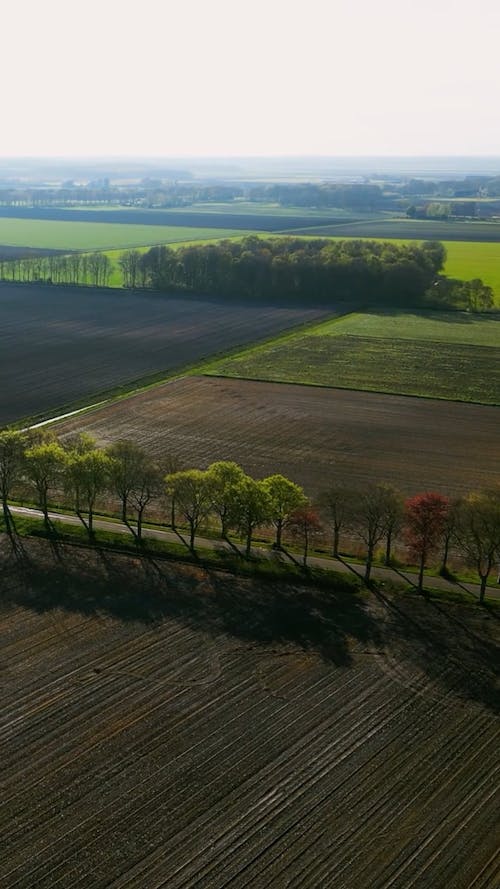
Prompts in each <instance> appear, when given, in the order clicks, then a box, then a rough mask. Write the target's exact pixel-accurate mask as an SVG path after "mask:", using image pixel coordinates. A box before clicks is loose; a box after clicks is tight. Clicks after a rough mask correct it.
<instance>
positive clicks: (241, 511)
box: [237, 475, 272, 559]
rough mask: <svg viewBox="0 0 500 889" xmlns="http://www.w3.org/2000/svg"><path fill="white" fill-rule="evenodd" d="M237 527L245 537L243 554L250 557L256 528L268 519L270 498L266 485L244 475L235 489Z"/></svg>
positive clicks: (270, 507)
mask: <svg viewBox="0 0 500 889" xmlns="http://www.w3.org/2000/svg"><path fill="white" fill-rule="evenodd" d="M237 504H238V506H237V512H238V527H239V529H240V531H241V533H242V534H243V535H244V537H245V556H246V558H247V559H249V558H250V555H251V551H252V539H253V534H254V531H255V529H256V528H258V527H259V525H264V524H266V523H267V522H269V520H270V515H271V511H272V504H271V499H270V496H269V491H268V488H267V485H264V483H263V482H262V481H256V480H255V479H253V478H251V477H250V476H248V475H246V476H245V477H244V478H243V479H242V481H241V482H240V484H239V485H238V489H237Z"/></svg>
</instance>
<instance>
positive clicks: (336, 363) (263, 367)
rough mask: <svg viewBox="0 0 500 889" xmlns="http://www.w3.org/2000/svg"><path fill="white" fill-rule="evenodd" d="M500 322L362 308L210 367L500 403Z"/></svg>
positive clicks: (253, 376) (212, 370) (256, 376)
mask: <svg viewBox="0 0 500 889" xmlns="http://www.w3.org/2000/svg"><path fill="white" fill-rule="evenodd" d="M499 344H500V321H495V320H493V319H491V318H483V317H480V316H476V317H472V316H469V315H466V314H465V313H463V314H462V313H461V314H460V315H456V314H454V313H444V312H443V313H435V314H434V313H430V312H428V313H415V314H404V313H393V314H392V313H387V314H385V313H384V314H378V315H370V314H361V313H355V314H353V315H349V316H346V317H345V318H341V319H338V320H333V321H328V322H325V323H323V324H320V325H316V326H315V327H314V328H311V329H309V330H308V331H307V332H305V333H298V334H291V335H290V336H287V337H286V338H280V339H279V340H276V341H275V342H273V343H269V344H267V345H264V346H260V347H255V348H253V349H248V350H245V351H244V352H242V353H241V354H240V355H238V356H235V357H233V358H229V359H223V360H221V361H217V362H216V363H214V364H212V365H210V366H209V368H208V370H207V371H206V372H207V373H211V374H217V375H224V376H231V377H245V378H250V379H262V380H270V381H276V382H293V383H304V384H309V385H316V386H337V387H341V388H347V389H361V390H368V391H379V392H390V393H399V394H402V395H418V396H427V397H431V398H444V399H453V400H461V401H475V402H480V403H484V404H500V348H499Z"/></svg>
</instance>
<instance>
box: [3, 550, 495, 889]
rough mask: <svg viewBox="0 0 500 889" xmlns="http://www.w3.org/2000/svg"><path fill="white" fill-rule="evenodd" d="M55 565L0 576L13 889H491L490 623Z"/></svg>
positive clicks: (84, 563)
mask: <svg viewBox="0 0 500 889" xmlns="http://www.w3.org/2000/svg"><path fill="white" fill-rule="evenodd" d="M50 552H51V551H50V549H49V547H48V546H47V547H46V548H44V547H43V546H42V545H39V546H38V547H35V545H34V544H33V543H31V544H30V556H31V558H32V560H33V561H34V562H36V564H37V565H38V566H39V567H40V566H43V568H44V571H40V570H39V571H38V572H37V574H36V575H35V574H30V572H29V570H23V569H21V568H19V567H18V568H16V566H15V565H12V564H10V565H9V564H8V563H5V562H2V563H1V564H0V567H1V570H2V578H3V583H4V586H3V597H2V612H1V615H0V626H1V631H2V637H3V639H4V643H3V647H2V657H3V660H4V663H5V664H6V669H5V671H4V674H3V681H2V686H1V690H0V703H1V707H0V737H1V743H2V806H1V808H0V830H1V833H2V856H1V860H0V882H1V885H2V887H4V889H14V887H17V889H32V887H34V886H36V887H37V889H53V887H55V886H58V887H61V889H70V887H71V889H78V887H81V889H88V887H93V889H100V887H102V889H104V887H105V886H113V887H116V889H119V887H123V889H124V887H125V886H128V887H137V889H139V887H141V889H143V887H146V886H147V887H153V886H155V887H160V886H168V887H169V889H222V887H229V886H237V887H238V889H245V887H248V889H249V887H271V886H272V887H273V889H285V887H289V886H294V887H297V889H298V887H303V889H318V887H320V886H331V887H333V886H335V889H353V887H354V886H355V887H357V889H386V887H389V886H390V887H393V889H407V887H409V886H429V887H431V886H432V887H436V889H437V887H443V889H444V887H453V889H470V887H472V886H474V887H478V889H479V887H481V889H496V887H497V886H498V879H499V876H500V872H499V869H498V867H499V862H498V856H497V855H496V852H497V850H498V842H499V839H500V836H499V828H498V819H497V818H496V814H497V806H496V802H497V799H496V795H495V788H496V780H497V776H498V769H499V766H498V720H497V718H496V712H497V709H498V708H497V705H498V699H495V671H496V661H495V645H496V644H497V643H498V622H497V621H493V620H490V621H488V622H486V621H485V620H484V619H482V616H481V615H480V614H479V613H473V612H472V611H471V610H467V611H465V612H464V609H463V607H462V608H455V609H454V608H453V607H452V606H448V607H447V608H446V609H443V608H442V607H440V606H439V605H434V604H426V603H422V602H419V601H417V600H410V601H408V600H403V601H401V600H400V601H398V602H397V603H396V602H391V601H390V600H389V599H382V598H380V599H376V598H375V597H373V596H372V597H370V599H367V598H364V597H363V596H361V595H359V594H356V593H355V592H354V591H353V590H352V589H347V590H346V589H342V587H339V588H333V589H331V590H329V591H328V593H327V594H321V593H319V592H315V591H314V590H312V589H310V588H309V589H305V588H304V589H303V588H300V587H297V588H293V589H290V588H282V587H280V586H279V585H277V584H274V585H272V586H265V587H263V586H261V587H258V586H257V584H255V583H252V582H250V581H245V580H242V579H236V578H234V577H230V576H224V575H223V574H217V573H216V572H211V573H208V572H205V571H202V570H200V569H198V568H196V567H195V566H189V567H185V568H182V567H180V566H175V565H171V564H168V563H158V562H157V563H155V564H152V563H149V562H146V561H143V560H140V559H124V558H123V557H118V556H111V555H108V556H106V557H105V561H104V562H103V560H102V558H101V557H100V556H98V555H97V554H92V553H90V552H88V551H84V552H78V550H76V549H73V548H72V549H70V550H65V549H64V548H61V549H60V551H59V559H56V558H55V557H54V555H53V554H52V556H51V555H50ZM360 850H362V854H361V853H360Z"/></svg>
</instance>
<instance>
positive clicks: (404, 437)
mask: <svg viewBox="0 0 500 889" xmlns="http://www.w3.org/2000/svg"><path fill="white" fill-rule="evenodd" d="M499 420H500V410H499V409H498V408H495V407H484V406H479V405H474V404H459V403H454V402H443V401H433V400H430V399H418V398H405V397H404V396H393V395H378V394H376V393H368V392H353V391H348V390H342V389H320V388H314V387H308V386H294V385H288V384H277V383H261V382H258V383H253V382H250V381H245V380H235V379H217V378H210V377H189V378H185V379H183V380H179V381H177V382H173V383H169V384H167V385H165V386H161V387H158V388H156V389H151V390H150V391H149V392H146V393H144V394H142V395H138V396H135V397H134V398H131V399H128V400H126V401H121V402H118V403H116V404H114V405H110V406H109V407H104V408H102V409H98V410H96V411H93V412H92V413H89V414H86V415H83V416H77V417H74V418H69V419H67V420H65V421H63V422H62V423H61V424H58V426H57V429H58V430H59V432H60V433H61V434H64V433H67V432H73V431H76V430H85V431H86V432H89V433H90V434H92V435H94V436H95V437H96V438H97V440H98V441H99V442H100V443H101V444H107V443H109V442H111V441H115V440H116V439H119V438H130V439H133V440H134V441H137V442H138V443H139V444H141V445H143V446H144V447H146V448H147V449H148V450H149V451H150V452H151V454H153V455H154V456H156V457H158V458H160V459H161V457H162V456H163V455H165V454H175V455H177V456H179V457H181V458H182V459H183V460H184V461H185V462H186V464H187V465H191V466H200V467H205V466H207V465H208V464H209V463H210V462H212V461H214V460H236V461H237V462H239V463H241V464H242V465H243V467H244V468H245V470H246V471H247V472H250V473H251V474H253V475H255V476H256V477H260V476H265V475H268V474H270V473H274V472H282V473H284V474H285V475H287V476H289V477H290V478H292V479H294V480H295V481H297V482H299V483H301V484H303V485H304V486H305V488H306V490H307V491H308V492H309V493H310V494H314V493H316V492H317V491H318V490H320V489H321V488H323V487H325V486H326V485H327V484H328V483H329V482H331V481H332V480H333V479H336V480H343V481H346V482H348V483H351V484H353V485H356V486H362V485H365V484H367V483H368V482H371V481H373V480H376V481H384V482H390V483H392V484H394V485H396V486H397V487H398V488H400V489H401V490H402V491H403V492H406V493H409V494H410V493H415V492H416V491H419V490H439V491H442V492H444V493H449V494H457V493H461V492H465V491H468V490H470V489H472V488H475V487H481V486H487V485H489V484H492V483H493V482H494V481H497V480H498V468H499V467H498V454H499V446H498V426H499Z"/></svg>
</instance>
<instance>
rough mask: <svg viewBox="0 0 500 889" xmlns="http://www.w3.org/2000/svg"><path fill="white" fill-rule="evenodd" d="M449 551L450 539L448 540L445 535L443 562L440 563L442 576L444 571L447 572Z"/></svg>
mask: <svg viewBox="0 0 500 889" xmlns="http://www.w3.org/2000/svg"><path fill="white" fill-rule="evenodd" d="M449 549H450V538H449V535H448V534H447V535H446V537H445V538H444V550H443V561H442V564H441V572H442V573H443V574H444V573H445V572H446V571H448V553H449Z"/></svg>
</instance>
